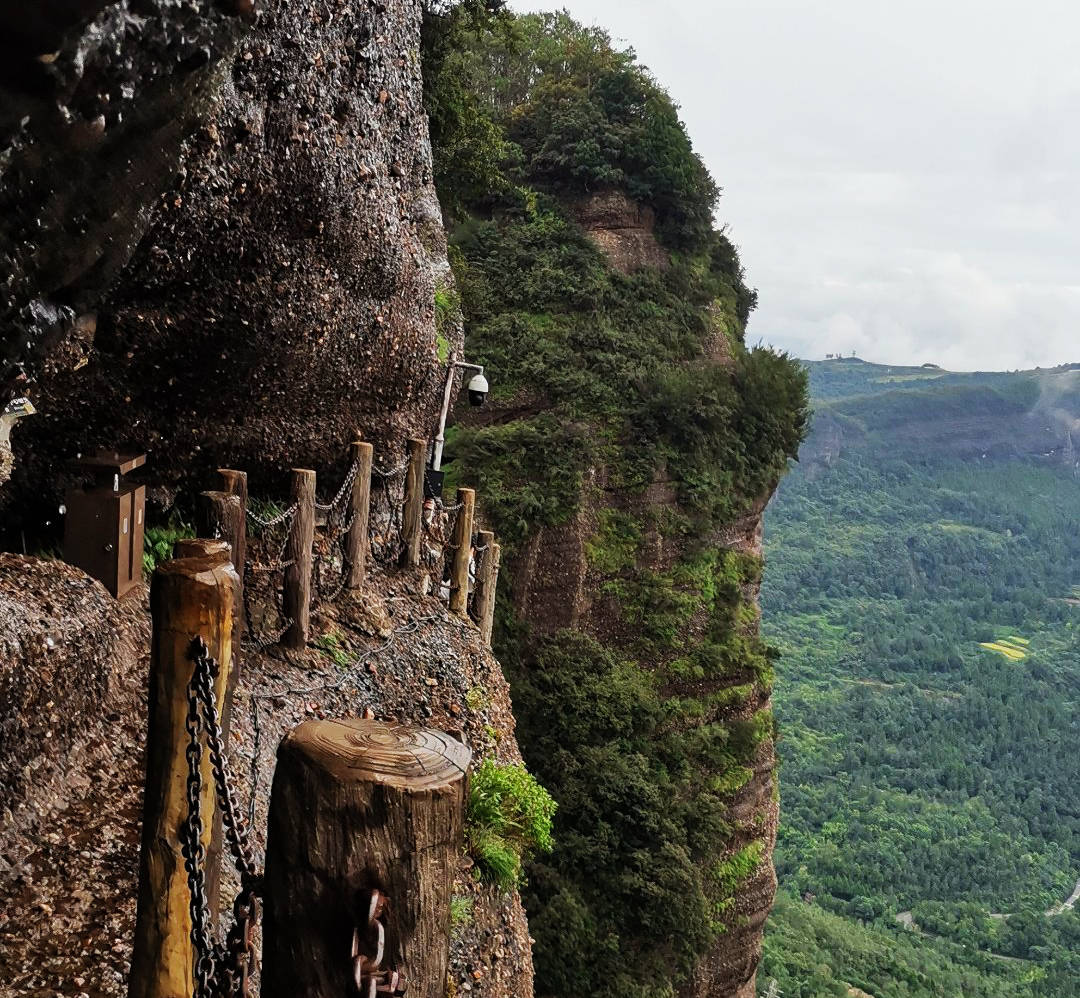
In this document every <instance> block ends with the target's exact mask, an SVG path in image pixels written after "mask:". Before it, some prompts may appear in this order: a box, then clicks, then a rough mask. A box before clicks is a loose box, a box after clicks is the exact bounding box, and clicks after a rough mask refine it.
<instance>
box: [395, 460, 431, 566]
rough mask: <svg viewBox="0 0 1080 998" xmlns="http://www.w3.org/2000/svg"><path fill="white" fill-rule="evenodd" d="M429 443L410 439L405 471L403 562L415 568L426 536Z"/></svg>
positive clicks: (402, 536)
mask: <svg viewBox="0 0 1080 998" xmlns="http://www.w3.org/2000/svg"><path fill="white" fill-rule="evenodd" d="M426 459H427V444H426V443H424V441H423V440H410V441H409V464H408V470H407V471H406V472H405V509H404V512H403V515H402V521H401V539H402V542H403V543H404V550H403V551H402V552H401V564H402V567H404V568H415V567H416V566H417V565H419V564H420V542H421V541H422V540H423V537H424V464H425V461H426Z"/></svg>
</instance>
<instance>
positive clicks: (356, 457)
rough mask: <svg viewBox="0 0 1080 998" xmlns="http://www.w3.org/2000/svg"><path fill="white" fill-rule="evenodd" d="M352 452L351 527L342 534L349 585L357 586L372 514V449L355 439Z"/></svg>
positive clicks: (363, 572) (364, 566) (360, 582)
mask: <svg viewBox="0 0 1080 998" xmlns="http://www.w3.org/2000/svg"><path fill="white" fill-rule="evenodd" d="M351 454H352V459H353V462H354V463H355V464H356V478H354V479H353V487H352V496H351V498H350V500H349V520H350V522H351V526H350V527H349V533H348V534H347V535H346V537H345V563H346V564H347V565H348V566H349V581H348V586H349V588H350V589H359V588H360V587H361V586H362V585H363V584H364V579H365V578H366V577H367V559H368V547H369V545H370V543H371V542H370V539H369V538H368V519H369V516H370V514H371V461H372V457H373V455H374V448H373V447H372V446H371V444H366V443H364V442H363V441H362V440H357V441H355V442H354V443H353V445H352V448H351Z"/></svg>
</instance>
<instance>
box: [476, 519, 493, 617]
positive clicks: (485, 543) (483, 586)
mask: <svg viewBox="0 0 1080 998" xmlns="http://www.w3.org/2000/svg"><path fill="white" fill-rule="evenodd" d="M476 540H477V544H476V558H477V566H476V586H475V588H474V589H473V601H472V612H471V616H472V619H473V620H474V621H475V622H476V624H477V626H479V625H480V624H482V623H483V620H484V615H485V614H486V612H487V602H488V599H492V600H494V598H495V591H494V589H493V588H492V586H491V566H492V560H491V556H492V555H493V554H494V553H495V551H494V548H495V535H494V534H493V533H492V532H491V531H490V530H481V531H478V532H477V535H476Z"/></svg>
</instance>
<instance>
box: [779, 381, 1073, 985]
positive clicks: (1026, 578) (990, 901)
mask: <svg viewBox="0 0 1080 998" xmlns="http://www.w3.org/2000/svg"><path fill="white" fill-rule="evenodd" d="M808 367H809V371H810V383H811V390H812V392H813V393H815V402H814V405H815V409H816V412H817V416H816V421H815V427H814V430H813V431H812V434H811V438H810V440H809V441H808V442H807V445H806V447H805V448H804V459H803V462H802V465H801V466H800V467H799V469H798V470H797V471H796V472H795V473H793V474H792V475H790V476H789V478H788V479H787V480H786V481H785V483H784V485H783V486H782V487H781V490H780V493H779V495H778V496H777V498H776V499H775V500H774V502H773V504H772V505H771V506H770V509H769V512H768V514H767V517H766V553H767V561H768V570H767V571H766V573H765V582H764V587H763V593H762V599H763V611H764V626H765V629H766V633H767V636H768V637H769V638H770V640H771V641H772V642H773V643H775V644H776V645H777V646H778V647H779V648H780V650H781V652H782V654H783V658H782V660H781V667H780V670H779V678H778V682H777V687H776V694H775V699H776V712H777V716H778V718H779V719H780V723H781V732H782V739H783V740H782V742H781V754H782V759H783V772H782V807H783V813H782V819H781V831H780V842H779V845H778V849H777V854H776V862H777V871H778V874H779V877H780V881H781V886H782V889H783V891H785V892H786V893H787V895H788V896H789V900H787V901H786V902H785V903H783V904H781V905H779V906H778V908H777V911H776V913H775V915H774V916H773V918H772V921H771V924H770V928H769V935H768V945H767V951H766V960H765V965H764V968H763V973H762V976H761V980H762V982H763V983H764V984H765V985H767V984H768V982H769V981H770V979H771V978H772V977H775V978H776V979H777V981H778V983H779V984H780V985H781V988H782V990H783V993H784V995H785V996H787V998H791V996H793V995H795V996H807V998H809V996H816V995H822V994H834V993H835V994H846V993H847V991H846V988H847V986H848V985H852V986H855V987H859V988H862V989H863V990H865V991H866V992H868V993H869V994H871V995H873V996H874V998H882V996H885V995H918V996H921V995H946V994H948V995H953V994H964V995H968V994H970V995H994V996H998V995H1000V996H1007V995H1014V994H1033V995H1047V996H1049V995H1054V996H1062V998H1064V996H1066V995H1073V994H1074V993H1075V984H1074V983H1073V976H1072V975H1073V974H1075V973H1076V972H1077V971H1078V970H1080V920H1078V919H1077V917H1076V916H1074V915H1072V913H1071V912H1070V913H1066V914H1059V915H1055V916H1052V917H1048V916H1047V914H1046V912H1047V911H1048V910H1050V909H1052V908H1053V907H1054V906H1055V905H1058V904H1060V903H1061V902H1062V901H1064V900H1065V899H1066V898H1067V897H1068V896H1069V895H1070V894H1071V892H1072V889H1073V886H1074V884H1075V883H1076V881H1077V878H1078V877H1080V754H1078V753H1077V745H1076V735H1077V725H1078V714H1077V710H1076V700H1077V696H1078V682H1080V616H1078V615H1080V607H1077V606H1075V605H1074V604H1072V603H1069V602H1067V601H1066V598H1070V597H1072V594H1073V587H1074V586H1075V585H1077V583H1078V582H1080V534H1078V532H1077V523H1078V521H1080V478H1078V477H1077V472H1076V467H1075V459H1074V458H1073V457H1072V454H1071V450H1070V446H1071V442H1070V427H1071V424H1072V421H1074V420H1075V419H1076V416H1077V414H1080V405H1078V403H1077V394H1076V393H1077V387H1078V386H1080V375H1078V374H1076V373H1075V372H1074V371H1072V370H1069V369H1057V370H1055V371H1051V372H1039V371H1036V372H1020V373H1016V374H967V375H954V374H950V373H948V372H944V371H941V370H937V369H932V368H895V367H883V366H879V365H871V364H864V363H861V362H858V361H852V360H844V361H833V362H824V363H819V364H810V365H808ZM798 897H805V898H812V901H811V902H810V903H809V904H806V903H804V902H801V901H796V900H794V899H795V898H798ZM826 912H827V913H830V914H831V915H834V916H838V917H828V918H826V917H825V913H826ZM1002 915H1006V916H1008V917H991V916H1002ZM898 916H899V919H900V920H901V921H904V922H908V923H912V922H913V923H914V926H915V927H916V928H915V929H914V930H910V929H905V928H903V927H902V926H901V925H900V921H898ZM882 947H884V949H882ZM885 952H887V953H888V959H884V958H883V957H882V956H881V954H882V953H885ZM815 954H816V955H815ZM822 954H826V955H822ZM988 954H994V955H988ZM1005 958H1008V959H1005ZM935 968H936V969H935ZM943 968H946V969H947V972H946V969H943ZM841 984H843V987H841ZM762 991H763V993H764V987H763V988H762Z"/></svg>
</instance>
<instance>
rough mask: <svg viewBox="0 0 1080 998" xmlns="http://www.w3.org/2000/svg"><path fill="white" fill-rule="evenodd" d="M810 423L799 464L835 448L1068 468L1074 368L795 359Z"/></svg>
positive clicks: (1079, 409)
mask: <svg viewBox="0 0 1080 998" xmlns="http://www.w3.org/2000/svg"><path fill="white" fill-rule="evenodd" d="M803 363H804V365H805V367H806V368H807V370H808V371H809V374H810V393H811V397H812V398H813V400H814V409H815V418H814V423H813V429H812V432H811V435H810V438H809V440H807V442H806V443H805V444H804V445H803V448H802V452H801V459H802V461H803V462H804V463H807V464H811V465H812V464H813V463H814V462H822V463H824V464H826V465H828V464H830V463H831V462H832V461H834V460H835V459H836V457H837V456H838V455H839V454H840V453H841V452H842V451H843V450H845V449H852V448H855V449H858V450H862V451H880V450H883V449H887V450H888V451H889V452H891V453H898V452H899V453H902V454H905V455H906V456H909V457H911V458H919V457H920V456H925V455H926V454H927V453H931V452H932V453H935V454H937V455H939V456H946V455H948V456H955V457H957V458H961V459H965V458H973V457H974V458H984V457H986V458H1004V459H1009V458H1016V457H1030V458H1035V459H1039V460H1045V461H1047V462H1050V463H1053V464H1064V465H1065V466H1067V467H1070V468H1073V469H1074V470H1075V469H1076V468H1077V455H1076V451H1075V447H1076V444H1077V442H1078V441H1080V364H1063V365H1061V366H1059V367H1055V368H1048V369H1040V368H1036V369H1034V370H1029V371H1014V372H1008V371H1000V372H995V371H987V372H983V371H975V372H954V371H946V370H944V369H942V368H938V367H932V366H926V365H924V366H922V367H903V366H892V365H885V364H871V363H868V362H866V361H862V360H859V359H858V358H842V359H839V360H826V361H804V362H803Z"/></svg>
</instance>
